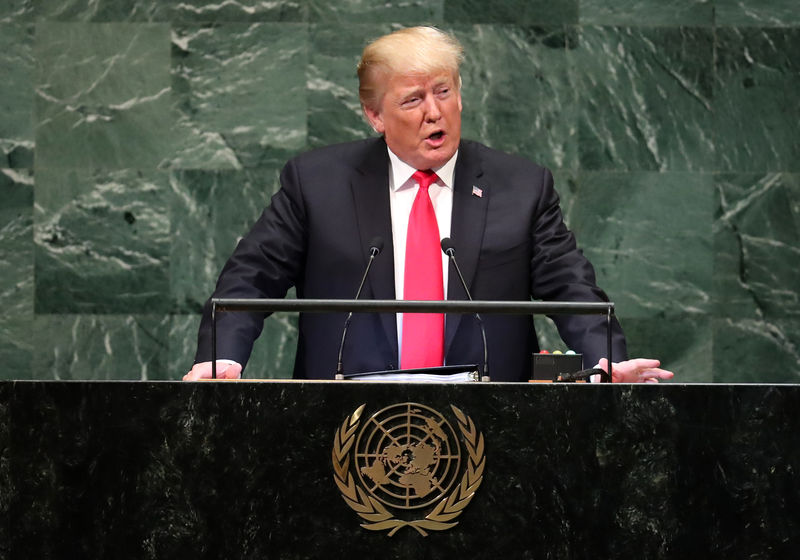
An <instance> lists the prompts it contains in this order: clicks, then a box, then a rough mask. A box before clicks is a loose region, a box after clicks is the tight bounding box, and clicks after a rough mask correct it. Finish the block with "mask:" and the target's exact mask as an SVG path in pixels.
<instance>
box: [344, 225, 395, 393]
mask: <svg viewBox="0 0 800 560" xmlns="http://www.w3.org/2000/svg"><path fill="white" fill-rule="evenodd" d="M382 250H383V238H382V237H373V238H372V239H371V240H370V242H369V260H368V261H367V266H366V268H365V269H364V275H363V276H362V277H361V283H360V284H359V285H358V291H357V292H356V297H355V298H354V299H358V296H360V295H361V290H362V289H363V288H364V282H366V280H367V274H369V269H370V267H371V266H372V261H374V260H375V257H377V256H378V255H380V253H381V251H382ZM352 318H353V312H352V311H351V312H350V313H348V314H347V319H345V320H344V327H343V328H342V342H341V344H339V359H338V360H337V362H336V374H335V375H334V378H335V379H343V375H344V366H343V365H342V354H343V353H344V341H345V339H346V338H347V327H349V326H350V320H351V319H352Z"/></svg>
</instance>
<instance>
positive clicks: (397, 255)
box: [387, 148, 458, 355]
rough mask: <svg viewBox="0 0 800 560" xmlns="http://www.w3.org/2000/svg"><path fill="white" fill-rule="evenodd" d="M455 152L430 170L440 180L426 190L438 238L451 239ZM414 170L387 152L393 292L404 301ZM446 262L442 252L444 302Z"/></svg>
mask: <svg viewBox="0 0 800 560" xmlns="http://www.w3.org/2000/svg"><path fill="white" fill-rule="evenodd" d="M387 149H388V148H387ZM457 157H458V151H456V153H455V154H453V157H451V158H450V159H449V160H448V161H447V162H446V163H445V164H444V165H442V166H441V167H436V168H433V169H432V171H434V172H435V173H436V175H437V176H438V177H439V178H438V179H437V180H436V182H435V183H432V184H431V186H430V187H428V194H429V195H430V197H431V203H432V204H433V210H434V212H436V222H437V224H438V225H439V239H444V238H445V237H450V221H451V218H452V214H453V176H454V175H455V168H456V158H457ZM416 171H417V169H416V168H414V167H412V166H410V165H408V164H407V163H406V162H404V161H402V160H401V159H400V158H399V157H397V155H395V153H394V152H392V150H389V205H390V207H391V212H392V244H393V245H394V293H395V297H396V298H397V299H403V281H404V278H405V269H406V237H407V236H408V218H409V216H410V215H411V207H412V206H413V205H414V199H415V198H416V196H417V192H418V191H419V184H417V182H416V181H415V180H414V179H413V178H412V175H413V174H414V173H415V172H416ZM423 171H424V170H423ZM449 264H450V263H449V259H448V257H447V255H445V254H444V251H442V276H443V278H442V282H444V297H445V299H447V278H448V274H447V269H448V267H449ZM402 341H403V314H402V313H398V314H397V349H398V352H399V353H398V355H401V354H400V353H401V352H402Z"/></svg>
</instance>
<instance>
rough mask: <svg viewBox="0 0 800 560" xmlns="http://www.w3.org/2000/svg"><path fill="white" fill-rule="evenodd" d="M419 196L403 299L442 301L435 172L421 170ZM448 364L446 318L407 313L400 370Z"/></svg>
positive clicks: (412, 219) (409, 241)
mask: <svg viewBox="0 0 800 560" xmlns="http://www.w3.org/2000/svg"><path fill="white" fill-rule="evenodd" d="M412 177H413V179H414V180H416V181H417V183H418V184H419V191H418V192H417V197H416V198H415V199H414V205H413V206H412V207H411V214H410V215H409V217H408V236H407V237H406V267H405V274H404V278H403V299H407V300H442V299H444V286H443V284H442V255H441V248H440V241H439V226H438V224H437V223H436V213H435V212H434V210H433V204H431V198H430V195H429V194H428V187H429V186H430V185H431V183H434V182H436V179H437V177H436V173H434V172H433V171H430V170H428V171H417V172H416V173H414V175H413V176H412ZM443 363H444V315H442V314H441V313H436V314H434V313H404V314H403V341H402V355H401V357H400V367H401V368H403V369H411V368H424V367H435V366H441V365H442V364H443Z"/></svg>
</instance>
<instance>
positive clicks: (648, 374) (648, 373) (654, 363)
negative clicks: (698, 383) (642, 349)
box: [598, 358, 675, 383]
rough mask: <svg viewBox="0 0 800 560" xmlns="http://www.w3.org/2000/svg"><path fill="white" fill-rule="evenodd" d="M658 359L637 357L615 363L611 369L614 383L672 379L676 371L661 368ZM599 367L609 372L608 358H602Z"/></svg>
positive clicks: (653, 381)
mask: <svg viewBox="0 0 800 560" xmlns="http://www.w3.org/2000/svg"><path fill="white" fill-rule="evenodd" d="M660 365H661V362H659V361H658V360H648V359H646V358H636V359H634V360H626V361H624V362H619V363H614V367H613V368H612V370H611V382H612V383H658V382H659V380H661V379H672V377H673V375H675V374H674V373H672V372H671V371H667V370H665V369H661V368H659V367H658V366H660ZM598 367H599V368H600V369H602V370H603V371H605V372H608V360H606V359H605V358H600V363H599V364H598Z"/></svg>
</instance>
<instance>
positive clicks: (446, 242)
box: [442, 237, 490, 381]
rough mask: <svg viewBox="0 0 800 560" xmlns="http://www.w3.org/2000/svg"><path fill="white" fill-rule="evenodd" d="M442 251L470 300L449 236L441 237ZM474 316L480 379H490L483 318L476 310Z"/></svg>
mask: <svg viewBox="0 0 800 560" xmlns="http://www.w3.org/2000/svg"><path fill="white" fill-rule="evenodd" d="M442 251H444V254H445V255H447V256H448V257H450V262H452V263H453V267H455V269H456V272H457V273H458V279H459V280H461V285H462V286H464V291H465V292H466V293H467V297H468V298H469V300H470V301H472V294H470V293H469V288H467V283H466V282H465V281H464V276H463V275H462V274H461V269H460V268H458V263H457V262H456V248H455V246H454V245H453V240H452V239H450V238H449V237H445V238H444V239H442ZM475 318H476V319H477V320H478V326H479V327H480V328H481V336H482V337H483V375H482V376H481V381H490V378H489V345H488V344H486V329H484V328H483V320H482V319H481V315H480V313H477V312H476V313H475Z"/></svg>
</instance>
